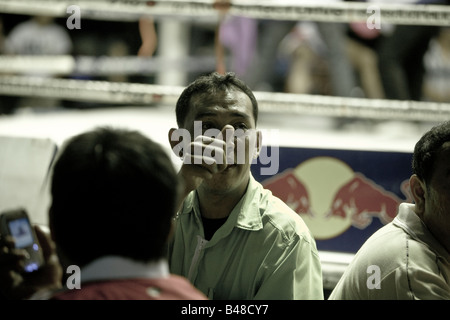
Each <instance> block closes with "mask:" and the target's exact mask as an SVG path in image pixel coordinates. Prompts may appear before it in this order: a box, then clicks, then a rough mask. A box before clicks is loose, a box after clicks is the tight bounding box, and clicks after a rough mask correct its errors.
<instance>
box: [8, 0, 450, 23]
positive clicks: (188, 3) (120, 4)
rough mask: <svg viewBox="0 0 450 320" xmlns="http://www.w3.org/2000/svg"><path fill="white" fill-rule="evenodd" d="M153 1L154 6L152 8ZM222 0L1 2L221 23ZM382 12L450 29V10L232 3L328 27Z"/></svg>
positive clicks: (57, 12) (236, 11)
mask: <svg viewBox="0 0 450 320" xmlns="http://www.w3.org/2000/svg"><path fill="white" fill-rule="evenodd" d="M148 2H152V3H154V4H153V5H148V4H147V3H148ZM216 2H217V0H156V1H144V0H122V1H119V0H78V1H77V0H73V1H67V0H20V1H16V0H0V12H3V13H16V14H30V15H33V14H47V15H53V16H57V17H66V16H68V13H67V8H68V7H69V6H72V5H78V6H79V7H80V9H81V16H82V18H84V19H99V20H116V21H121V20H122V21H124V20H126V21H132V20H138V19H139V18H141V17H142V16H144V15H149V16H153V17H155V18H173V17H177V19H189V20H194V21H198V20H201V19H208V20H211V19H212V20H217V19H218V17H219V15H220V13H219V10H217V9H216V8H217V6H216V5H215V4H216ZM374 6H376V8H379V9H380V10H379V11H380V17H381V23H389V24H411V25H437V26H448V25H450V8H449V6H444V5H417V4H396V3H376V4H373V3H366V2H342V1H332V2H327V1H296V0H295V1H294V0H276V1H274V0H258V1H255V0H239V1H234V0H231V2H230V5H229V7H228V10H227V13H228V14H231V15H237V16H246V17H252V18H256V19H273V20H295V21H301V20H309V21H325V22H354V21H366V20H367V19H368V18H369V17H370V16H371V15H372V13H373V10H372V9H371V8H373V7H374Z"/></svg>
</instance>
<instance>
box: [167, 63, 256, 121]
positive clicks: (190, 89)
mask: <svg viewBox="0 0 450 320" xmlns="http://www.w3.org/2000/svg"><path fill="white" fill-rule="evenodd" d="M233 87H234V88H236V89H238V90H240V91H242V92H243V93H245V94H246V95H247V96H248V97H249V98H250V100H251V102H252V106H253V117H254V119H255V124H256V122H257V120H258V102H257V101H256V98H255V96H254V95H253V92H252V90H251V89H250V87H249V86H248V85H247V84H246V83H245V82H244V81H242V80H240V79H239V78H237V77H236V75H235V74H234V73H233V72H228V73H226V74H224V75H221V74H219V73H217V72H213V73H210V74H208V75H203V76H200V77H199V78H197V79H196V80H194V81H193V82H192V83H191V84H189V85H188V86H187V87H186V88H185V89H184V90H183V92H182V93H181V95H180V97H179V98H178V101H177V104H176V109H175V113H176V117H177V124H178V126H179V127H180V128H181V127H183V125H184V120H185V119H186V115H187V114H188V112H189V108H190V102H191V98H192V97H193V96H194V95H195V94H198V93H208V94H214V93H215V92H217V91H225V90H227V89H230V88H233Z"/></svg>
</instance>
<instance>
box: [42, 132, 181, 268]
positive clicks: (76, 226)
mask: <svg viewBox="0 0 450 320" xmlns="http://www.w3.org/2000/svg"><path fill="white" fill-rule="evenodd" d="M178 191H179V184H178V178H177V174H176V172H175V169H174V167H173V165H172V162H171V159H170V157H169V156H168V155H167V153H166V152H165V150H164V149H163V148H162V147H161V146H160V145H159V144H157V143H155V142H153V141H152V140H151V139H149V138H147V137H146V136H144V135H143V134H141V133H139V132H137V131H129V130H125V129H113V128H108V127H103V128H97V129H95V130H92V131H88V132H86V133H82V134H79V135H77V136H75V137H73V138H71V139H70V140H68V142H67V143H66V144H65V146H64V148H63V149H62V152H61V153H60V155H58V158H57V159H56V162H55V164H54V167H53V174H52V184H51V195H52V204H51V209H50V223H51V227H52V232H53V237H54V239H55V242H56V244H57V247H59V248H60V249H61V250H60V251H61V252H63V254H64V255H65V256H66V257H67V258H68V259H69V260H70V261H72V262H74V263H77V264H79V265H84V264H87V263H89V262H90V261H92V260H94V259H96V258H99V257H102V256H106V255H119V256H124V257H129V258H132V259H134V260H138V261H144V262H148V261H153V260H157V259H160V258H162V257H164V256H165V254H166V251H165V250H166V246H165V244H166V243H167V240H168V236H169V234H170V229H171V221H172V218H173V216H174V214H175V212H176V208H175V206H176V203H177V197H178Z"/></svg>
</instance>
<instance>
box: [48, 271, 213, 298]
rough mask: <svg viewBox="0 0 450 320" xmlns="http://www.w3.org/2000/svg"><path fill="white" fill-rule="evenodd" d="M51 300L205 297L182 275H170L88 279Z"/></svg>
mask: <svg viewBox="0 0 450 320" xmlns="http://www.w3.org/2000/svg"><path fill="white" fill-rule="evenodd" d="M50 299H51V300H207V298H206V296H205V295H203V293H201V292H200V291H199V290H197V289H196V288H194V286H192V284H191V283H190V282H188V281H187V280H186V279H185V278H182V277H180V276H177V275H170V276H169V277H167V278H159V279H144V278H140V279H113V280H107V281H104V280H102V281H90V282H85V283H82V284H81V289H72V290H65V291H61V292H58V293H56V294H54V295H53V297H52V298H50Z"/></svg>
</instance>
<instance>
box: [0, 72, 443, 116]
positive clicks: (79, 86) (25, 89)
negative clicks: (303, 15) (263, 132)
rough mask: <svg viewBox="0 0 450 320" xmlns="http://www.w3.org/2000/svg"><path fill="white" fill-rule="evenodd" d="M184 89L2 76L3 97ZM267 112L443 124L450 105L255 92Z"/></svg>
mask: <svg viewBox="0 0 450 320" xmlns="http://www.w3.org/2000/svg"><path fill="white" fill-rule="evenodd" d="M183 88H184V87H178V86H163V85H151V84H139V83H118V82H108V81H86V80H71V79H54V78H42V77H23V76H6V75H4V76H0V94H3V95H18V96H39V97H50V98H59V99H64V100H74V101H92V102H104V103H110V104H112V105H113V104H117V103H120V104H135V105H149V104H154V103H157V104H160V105H167V106H171V107H173V106H175V103H176V100H177V99H178V97H179V95H180V94H181V92H182V90H183ZM254 94H255V97H256V98H257V100H258V103H259V107H260V111H261V112H267V113H270V112H274V113H285V114H309V115H321V116H330V117H351V118H368V119H390V120H414V121H433V122H434V121H436V122H439V121H442V120H443V119H450V104H449V103H434V102H423V101H398V100H377V99H363V98H341V97H333V96H321V95H308V94H288V93H270V92H255V93H254Z"/></svg>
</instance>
